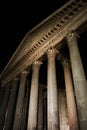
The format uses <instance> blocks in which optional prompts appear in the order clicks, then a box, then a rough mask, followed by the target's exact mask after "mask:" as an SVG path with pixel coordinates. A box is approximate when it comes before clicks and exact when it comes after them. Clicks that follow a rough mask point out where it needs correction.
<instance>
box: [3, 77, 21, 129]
mask: <svg viewBox="0 0 87 130" xmlns="http://www.w3.org/2000/svg"><path fill="white" fill-rule="evenodd" d="M18 81H19V79H18V78H17V77H16V78H14V79H13V82H12V88H11V94H10V97H9V102H8V107H7V111H6V116H5V124H4V130H10V129H11V128H12V123H13V117H14V111H15V105H16V100H17V90H18Z"/></svg>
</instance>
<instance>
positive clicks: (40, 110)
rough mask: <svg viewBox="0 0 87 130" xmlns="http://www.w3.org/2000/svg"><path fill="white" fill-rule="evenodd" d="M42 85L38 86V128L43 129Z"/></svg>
mask: <svg viewBox="0 0 87 130" xmlns="http://www.w3.org/2000/svg"><path fill="white" fill-rule="evenodd" d="M43 98H44V97H43V87H42V86H40V87H39V107H38V130H43V103H44V100H43Z"/></svg>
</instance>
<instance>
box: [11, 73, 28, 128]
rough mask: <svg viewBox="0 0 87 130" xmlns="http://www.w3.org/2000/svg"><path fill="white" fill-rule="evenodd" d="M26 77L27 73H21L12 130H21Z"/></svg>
mask: <svg viewBox="0 0 87 130" xmlns="http://www.w3.org/2000/svg"><path fill="white" fill-rule="evenodd" d="M27 75H28V72H27V71H23V72H22V73H21V79H20V86H19V92H18V99H17V104H16V111H15V118H14V124H13V130H20V128H21V117H22V110H23V102H24V94H25V84H26V78H27Z"/></svg>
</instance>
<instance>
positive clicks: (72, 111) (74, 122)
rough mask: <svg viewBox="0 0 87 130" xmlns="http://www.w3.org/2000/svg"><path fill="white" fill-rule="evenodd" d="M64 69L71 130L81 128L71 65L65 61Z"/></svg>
mask: <svg viewBox="0 0 87 130" xmlns="http://www.w3.org/2000/svg"><path fill="white" fill-rule="evenodd" d="M63 69H64V76H65V90H66V98H67V109H68V119H69V125H70V130H79V127H78V118H77V110H76V104H75V97H74V91H73V84H72V79H71V73H70V67H69V65H68V63H63Z"/></svg>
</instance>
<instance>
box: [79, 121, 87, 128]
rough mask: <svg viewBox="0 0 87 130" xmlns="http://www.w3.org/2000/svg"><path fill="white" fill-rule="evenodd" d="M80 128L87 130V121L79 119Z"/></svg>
mask: <svg viewBox="0 0 87 130" xmlns="http://www.w3.org/2000/svg"><path fill="white" fill-rule="evenodd" d="M80 130H87V121H80Z"/></svg>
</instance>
